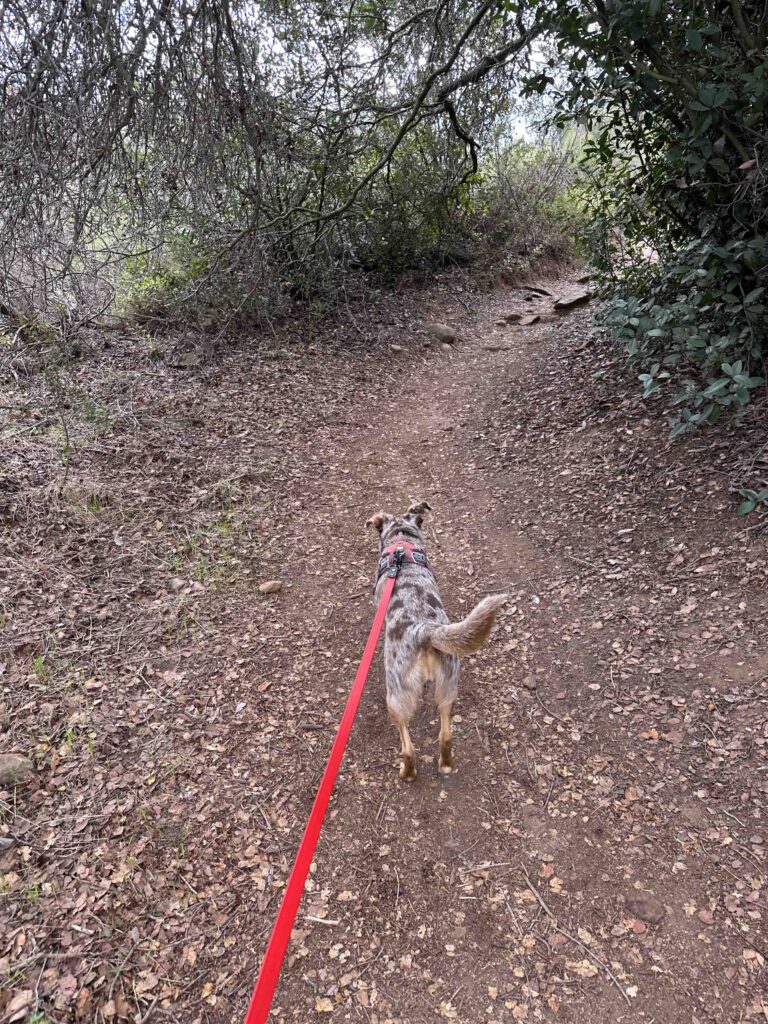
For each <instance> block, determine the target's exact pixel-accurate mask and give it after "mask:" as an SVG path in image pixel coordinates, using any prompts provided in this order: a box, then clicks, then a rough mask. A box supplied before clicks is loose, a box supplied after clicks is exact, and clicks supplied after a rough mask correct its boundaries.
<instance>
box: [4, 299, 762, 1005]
mask: <svg viewBox="0 0 768 1024" xmlns="http://www.w3.org/2000/svg"><path fill="white" fill-rule="evenodd" d="M542 283H543V284H544V285H545V286H546V285H547V282H542ZM553 287H559V285H557V284H555V285H554V286H553ZM547 308H549V300H548V299H547V298H546V297H545V296H541V297H539V298H534V299H532V300H526V299H525V292H524V291H522V290H512V291H506V292H497V293H495V294H494V295H492V296H489V297H486V298H482V299H480V298H478V297H477V296H469V295H463V294H462V293H461V292H460V291H459V290H458V289H457V287H456V285H455V283H454V282H451V281H450V280H446V281H444V282H443V283H442V284H441V283H440V282H437V283H435V284H434V285H433V287H432V288H431V290H430V291H429V292H428V293H422V294H416V293H413V292H407V293H404V294H402V295H400V296H391V297H389V298H388V299H382V300H381V301H380V302H379V303H378V304H377V305H376V306H375V307H372V308H371V309H369V310H367V311H365V312H361V311H359V310H357V311H355V312H354V314H353V313H350V314H349V318H346V317H343V318H342V317H340V318H339V320H338V321H337V322H336V323H334V324H331V325H326V326H324V327H323V328H322V332H323V333H322V344H315V343H313V342H312V340H311V339H309V340H308V339H307V338H306V337H303V336H302V333H303V331H304V328H303V327H301V326H299V325H296V326H295V327H294V328H293V329H292V330H291V329H286V330H285V331H283V332H281V333H280V334H279V335H278V336H277V337H276V338H275V340H274V341H272V342H270V343H269V345H268V346H265V344H264V343H263V342H262V343H259V344H253V345H248V344H245V343H243V344H241V345H240V346H239V347H238V348H237V349H236V350H234V351H229V352H228V353H226V354H224V355H219V356H217V357H216V358H206V357H205V354H204V353H203V355H202V357H201V356H200V355H199V354H194V355H193V358H191V359H190V358H187V359H181V360H180V359H179V358H177V357H176V356H170V357H169V359H168V360H167V361H166V362H163V361H162V359H158V355H160V356H162V354H163V353H162V351H160V350H159V349H158V345H157V342H156V341H154V340H150V341H147V342H146V343H144V342H142V341H141V340H139V341H136V340H134V341H133V342H131V343H129V342H127V341H125V342H111V343H110V347H109V349H107V350H103V349H102V342H101V341H98V343H97V346H96V349H97V350H96V351H94V352H93V353H91V355H90V356H89V357H88V358H87V359H85V360H83V361H82V362H81V363H80V364H79V365H78V367H76V368H75V369H74V370H72V371H71V377H70V378H69V379H68V384H67V388H68V390H67V394H68V395H69V396H70V397H69V398H68V399H67V404H68V406H69V407H68V408H63V407H61V408H60V411H61V413H62V416H61V417H60V416H59V414H58V412H57V411H56V409H55V408H54V407H53V405H51V404H50V403H49V405H48V406H47V407H44V406H43V405H42V404H41V403H42V400H43V399H42V397H41V399H40V402H37V401H35V402H30V394H32V393H33V392H31V391H30V388H32V389H34V387H35V386H37V385H36V384H35V381H36V380H37V379H38V378H36V377H33V378H31V383H30V380H29V379H25V380H22V381H21V382H11V383H10V384H9V385H8V386H7V387H6V388H5V389H4V392H3V397H2V402H3V403H4V408H6V409H7V410H8V409H9V407H15V408H13V409H12V410H10V411H9V414H8V415H7V419H6V426H5V427H4V428H3V433H2V437H3V447H4V449H5V453H6V454H5V455H4V462H3V467H2V471H1V472H0V499H2V500H3V501H4V504H3V503H0V521H2V522H3V528H4V539H5V543H4V554H3V558H4V562H5V568H6V570H7V571H6V573H5V576H4V579H3V580H2V582H0V601H1V602H2V604H1V606H0V614H1V616H2V617H1V618H0V629H1V630H2V632H1V633H0V644H1V645H2V646H1V647H0V685H1V686H2V700H3V704H2V707H1V708H0V723H1V725H2V733H0V753H7V752H17V753H20V754H23V755H26V756H28V757H29V758H30V759H31V760H32V761H33V763H34V768H35V771H34V774H33V777H32V780H31V781H29V782H27V783H25V784H24V785H20V786H18V787H13V786H7V787H6V788H5V790H3V791H0V799H1V800H2V804H1V805H0V807H1V808H2V812H3V816H2V823H1V824H0V883H1V885H2V889H1V891H0V900H1V901H2V902H1V903H0V908H2V909H1V912H2V928H1V929H0V935H1V936H2V938H1V939H0V942H1V943H2V945H0V970H1V971H2V982H3V986H4V987H3V990H2V995H0V1021H16V1020H22V1021H23V1020H27V1019H31V1020H36V1021H38V1024H42V1022H43V1021H48V1022H57V1024H58V1022H64V1021H72V1020H77V1021H98V1022H102V1021H110V1022H112V1021H117V1020H129V1021H132V1022H135V1024H138V1022H141V1024H147V1022H149V1021H154V1020H157V1021H161V1020H169V1021H177V1022H180V1024H192V1022H198V1021H199V1022H203V1021H205V1022H210V1024H219V1022H221V1024H224V1022H227V1024H229V1022H236V1021H238V1020H240V1019H241V1018H242V1016H243V1014H244V1012H245V1008H246V1006H247V1002H248V998H249V994H250V989H251V987H252V985H253V982H254V980H255V977H256V973H257V970H258V965H259V960H260V957H261V955H262V953H263V950H264V948H265V944H266V940H267V937H268V934H269V930H270V928H271V924H272V921H273V918H274V914H275V911H276V908H277V905H278V902H279V899H280V895H281V891H282V887H283V886H284V884H285V880H286V877H287V873H288V870H289V868H290V864H291V861H292V858H293V855H294V853H295V849H296V844H297V841H298V838H299V836H300V834H301V830H302V828H303V825H304V822H305V820H306V815H307V813H308V810H309V808H310V806H311V803H312V799H313V796H314V791H315V788H316V785H317V782H318V780H319V776H320V773H321V771H322V768H323V766H324V763H325V757H326V755H327V752H328V750H329V748H330V744H331V741H332V737H333V734H334V731H335V726H336V723H337V721H338V717H339V714H340V711H341V708H342V707H343V704H344V702H345V699H346V695H347V693H348V689H349V685H350V683H351V680H352V676H353V674H354V669H355V666H356V662H357V659H358V657H359V654H360V651H361V649H362V645H363V642H364V640H365V637H366V635H367V630H368V626H369V622H370V619H371V615H372V604H371V586H370V585H371V579H372V573H373V567H374V563H375V557H376V554H375V553H376V545H375V542H374V538H373V537H371V536H366V533H365V530H364V528H363V523H364V521H365V519H366V518H367V517H368V516H369V515H370V514H371V513H372V512H375V511H377V510H378V509H379V508H384V509H386V510H392V511H402V510H404V508H405V507H406V504H407V502H408V501H409V499H411V498H419V499H427V500H428V501H429V502H430V504H431V505H432V507H433V509H434V518H433V520H432V523H431V525H430V528H429V537H430V549H429V550H430V559H431V561H432V564H433V566H434V568H435V571H436V573H437V576H438V579H439V581H440V585H441V591H442V594H443V598H444V602H445V604H446V607H447V609H448V611H449V612H450V613H451V614H452V617H453V618H458V617H460V616H461V615H463V614H464V613H465V612H466V611H467V610H468V608H469V607H471V605H472V604H473V603H474V602H475V601H476V600H477V599H478V598H479V597H480V596H482V595H483V594H484V593H486V592H488V591H497V590H502V589H503V590H506V591H507V592H508V593H509V594H510V602H509V604H508V606H507V608H506V609H505V611H504V613H503V614H502V616H501V619H500V623H499V626H498V627H497V629H496V631H495V633H494V635H493V637H492V640H491V643H490V644H489V646H488V647H487V648H485V649H484V650H483V651H482V652H481V653H480V654H479V655H478V656H477V657H474V658H470V659H468V660H467V661H466V662H465V663H464V665H463V668H462V682H461V694H460V699H459V702H458V706H457V708H456V712H457V714H456V717H455V735H456V748H455V749H456V756H457V771H456V772H455V774H453V775H451V776H449V777H445V776H441V775H439V774H438V773H437V770H436V754H437V720H436V714H435V712H434V707H433V705H431V704H430V702H429V696H428V695H427V699H426V700H425V703H424V708H423V712H422V714H421V716H420V718H419V719H418V721H416V722H415V723H414V728H413V730H412V734H413V738H414V741H415V742H416V745H417V749H418V754H419V774H418V778H417V779H416V781H415V782H414V783H412V784H404V783H402V782H401V781H400V780H399V778H398V774H397V742H396V733H395V730H394V729H392V728H391V726H390V725H389V723H388V721H387V717H386V711H385V707H384V699H383V684H382V682H381V679H380V676H379V672H378V669H377V670H376V671H375V672H374V674H372V677H371V680H370V682H369V686H368V689H367V692H366V695H365V697H364V699H363V705H362V708H361V712H360V715H359V718H358V721H357V723H356V725H355V729H354V732H353V735H352V739H351V742H350V746H349V749H348V753H347V756H346V758H345V761H344V765H343V767H342V771H341V775H340V777H339V781H338V783H337V786H336V791H335V795H334V798H333V801H332V804H331V810H330V812H329V817H328V820H327V822H326V825H325V828H324V831H323V835H322V837H321V841H320V846H319V851H318V856H317V858H316V863H315V865H314V870H313V872H312V874H311V881H310V883H309V886H308V891H307V893H306V896H305V900H304V903H303V904H302V908H301V911H300V917H299V921H298V923H297V927H296V931H295V933H294V937H293V941H292V945H291V947H290V950H289V956H288V958H287V960H286V965H285V968H284V971H283V976H282V980H281V984H280V987H279V990H278V993H277V996H276V999H275V1004H274V1011H273V1017H274V1020H275V1021H281V1020H297V1021H309V1020H318V1021H322V1020H338V1021H358V1020H359V1021H363V1022H370V1024H422V1022H433V1021H434V1022H439V1021H443V1020H449V1021H451V1020H452V1021H459V1022H464V1024H478V1022H488V1024H493V1022H507V1021H516V1020H541V1021H561V1022H572V1024H587V1022H589V1024H608V1022H620V1021H630V1020H632V1021H638V1022H646V1024H651V1022H654V1024H690V1022H692V1021H699V1022H708V1021H711V1022H718V1024H722V1022H731V1021H732V1022H736V1021H741V1020H764V1019H768V998H767V997H766V995H765V993H766V991H767V990H768V972H767V970H766V963H765V958H766V956H768V934H767V931H768V929H766V914H767V913H768V905H767V904H768V893H766V850H767V849H768V829H767V828H766V801H767V799H768V715H767V714H766V709H767V708H768V687H767V686H766V681H767V680H768V626H766V621H767V616H766V611H767V610H768V591H767V590H766V585H767V582H768V562H767V561H766V552H765V542H764V538H763V537H762V536H761V535H759V533H758V531H756V530H753V529H750V525H751V521H750V520H747V521H746V522H745V520H743V519H740V518H738V517H737V516H736V515H735V502H734V500H733V496H732V495H731V493H730V486H731V476H732V474H733V472H734V466H735V464H736V462H737V460H738V458H739V453H738V442H737V441H736V440H735V437H734V435H732V434H730V433H729V432H728V431H726V430H721V431H720V432H719V433H712V434H709V435H702V436H699V437H695V438H693V439H692V440H685V441H682V442H677V443H675V444H671V443H670V442H669V441H668V434H667V429H666V427H665V425H664V424H663V423H662V422H660V421H659V418H658V417H657V416H656V415H655V410H651V409H649V408H647V407H646V406H643V404H642V403H641V401H640V400H639V398H638V397H637V393H636V387H635V382H633V381H632V380H631V376H630V375H628V374H626V373H625V372H624V371H623V370H621V369H620V368H619V366H618V364H617V362H616V360H615V359H614V356H613V355H612V353H611V351H610V350H609V349H608V348H605V347H603V346H602V345H601V344H600V343H596V342H594V343H590V342H589V330H588V314H587V313H586V312H584V311H577V312H575V313H570V314H568V315H566V316H564V317H561V318H560V319H558V320H557V321H555V322H544V323H537V324H535V325H532V326H527V327H519V326H501V325H499V323H498V321H499V319H500V317H501V316H502V315H504V314H507V313H509V312H513V311H519V312H524V313H528V312H531V311H532V310H533V311H540V310H544V309H547ZM435 320H437V321H440V322H444V323H448V324H451V325H452V326H454V327H455V328H456V329H457V330H458V332H459V334H460V336H461V340H459V342H458V343H457V344H456V345H455V346H451V347H450V348H443V347H441V346H440V345H439V344H433V345H432V346H431V347H429V348H426V347H424V334H423V332H422V328H423V327H424V326H425V325H426V324H428V323H430V322H432V321H435ZM392 344H395V345H396V346H398V348H399V349H400V350H395V351H393V350H392V348H391V347H390V346H391V345H392ZM169 362H170V363H174V362H175V363H176V364H177V367H176V368H174V366H171V365H168V364H169ZM179 363H180V364H181V365H182V366H183V365H184V364H185V363H186V368H178V364H179ZM40 388H41V389H42V384H41V385H40ZM42 395H43V392H42V390H41V391H40V396H42ZM33 407H34V408H35V409H41V408H43V409H44V411H42V412H40V411H37V412H33V411H32V409H33ZM46 409H47V411H45V410H46ZM62 423H63V426H62ZM64 428H66V431H65V429H64ZM751 430H752V433H751V434H750V446H751V451H752V454H753V455H754V456H755V459H757V458H758V457H759V456H760V453H761V451H762V452H763V453H765V451H766V449H765V441H766V438H765V430H764V428H763V427H762V426H761V425H760V424H759V423H754V424H753V425H752V427H751ZM761 430H762V436H760V431H761ZM70 450H71V455H70V456H69V459H68V461H69V467H68V469H67V470H66V475H65V470H64V468H63V467H62V452H64V454H65V455H66V454H67V453H68V452H69V451H70ZM65 461H67V460H66V459H65ZM62 485H63V486H62ZM60 492H61V493H60ZM267 580H280V581H281V582H282V588H281V589H280V590H279V591H278V592H277V593H273V594H262V593H260V592H259V589H258V588H259V585H260V584H262V583H263V582H265V581H267ZM35 1014H37V1016H35Z"/></svg>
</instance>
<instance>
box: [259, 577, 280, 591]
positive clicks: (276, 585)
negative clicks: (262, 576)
mask: <svg viewBox="0 0 768 1024" xmlns="http://www.w3.org/2000/svg"><path fill="white" fill-rule="evenodd" d="M282 589H283V584H282V581H281V580H267V581H266V582H265V583H260V584H259V593H260V594H276V593H277V592H278V590H282Z"/></svg>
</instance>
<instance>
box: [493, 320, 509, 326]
mask: <svg viewBox="0 0 768 1024" xmlns="http://www.w3.org/2000/svg"><path fill="white" fill-rule="evenodd" d="M495 326H496V327H506V326H507V321H506V320H496V321H495Z"/></svg>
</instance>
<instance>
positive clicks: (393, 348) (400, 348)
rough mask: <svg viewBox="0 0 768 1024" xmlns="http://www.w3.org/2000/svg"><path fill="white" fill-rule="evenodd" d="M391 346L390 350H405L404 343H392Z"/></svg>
mask: <svg viewBox="0 0 768 1024" xmlns="http://www.w3.org/2000/svg"><path fill="white" fill-rule="evenodd" d="M389 347H390V350H391V351H392V352H402V351H403V346H402V345H390V346H389Z"/></svg>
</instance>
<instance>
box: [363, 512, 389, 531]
mask: <svg viewBox="0 0 768 1024" xmlns="http://www.w3.org/2000/svg"><path fill="white" fill-rule="evenodd" d="M391 522H392V516H390V515H387V513H386V512H377V513H376V515H375V516H371V518H370V519H367V520H366V522H365V525H366V526H372V527H373V528H374V530H376V531H377V532H378V533H381V531H382V530H383V529H384V527H385V526H386V525H387V523H391Z"/></svg>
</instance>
